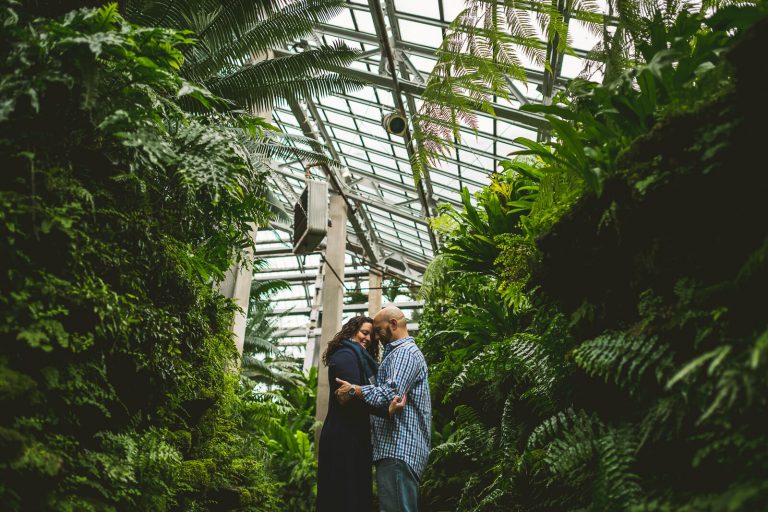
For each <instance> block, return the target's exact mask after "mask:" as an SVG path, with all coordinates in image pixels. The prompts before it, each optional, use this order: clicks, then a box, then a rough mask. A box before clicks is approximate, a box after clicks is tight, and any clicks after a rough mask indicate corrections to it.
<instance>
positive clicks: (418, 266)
mask: <svg viewBox="0 0 768 512" xmlns="http://www.w3.org/2000/svg"><path fill="white" fill-rule="evenodd" d="M270 226H271V227H272V229H276V230H279V231H284V232H286V233H292V232H293V230H292V229H291V227H290V226H288V225H286V224H283V223H281V222H276V221H272V222H270ZM381 246H382V249H383V250H384V251H385V253H384V254H385V256H386V258H387V259H393V260H396V261H399V262H403V263H402V265H403V267H405V270H404V269H401V268H397V267H394V266H392V265H389V264H387V263H386V260H385V261H384V262H382V263H378V264H377V265H376V267H375V268H378V269H380V270H381V271H382V272H384V273H385V274H387V275H392V276H397V277H399V278H400V279H403V280H405V281H408V282H411V283H415V284H421V280H422V274H423V272H424V270H426V268H427V265H429V263H430V261H431V260H430V259H429V258H426V257H424V256H423V255H417V254H414V253H412V252H411V251H407V250H406V249H403V248H402V247H394V246H391V245H389V244H388V243H386V242H382V243H381ZM347 251H349V252H350V253H353V254H357V255H358V256H361V257H363V258H365V250H364V249H363V247H362V245H361V244H360V243H359V242H358V240H357V237H355V236H354V235H349V234H347Z"/></svg>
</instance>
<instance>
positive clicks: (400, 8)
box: [395, 0, 440, 19]
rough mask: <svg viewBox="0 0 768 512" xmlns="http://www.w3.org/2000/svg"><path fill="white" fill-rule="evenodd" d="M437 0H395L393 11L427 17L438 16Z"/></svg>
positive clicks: (436, 17)
mask: <svg viewBox="0 0 768 512" xmlns="http://www.w3.org/2000/svg"><path fill="white" fill-rule="evenodd" d="M437 1H438V0H418V1H414V0H395V11H397V12H403V13H408V14H416V15H419V16H424V17H427V18H434V19H438V18H440V11H439V9H438V7H437Z"/></svg>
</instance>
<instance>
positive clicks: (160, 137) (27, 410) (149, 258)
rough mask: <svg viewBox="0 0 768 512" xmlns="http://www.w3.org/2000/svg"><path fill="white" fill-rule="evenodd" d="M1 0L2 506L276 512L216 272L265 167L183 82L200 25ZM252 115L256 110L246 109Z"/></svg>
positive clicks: (255, 199) (243, 241)
mask: <svg viewBox="0 0 768 512" xmlns="http://www.w3.org/2000/svg"><path fill="white" fill-rule="evenodd" d="M15 8H16V6H15V4H13V3H10V2H4V3H3V5H2V16H3V22H2V24H3V27H4V28H3V30H2V35H1V36H0V38H2V44H0V46H2V48H3V50H2V52H3V56H4V58H3V59H2V65H1V66H2V69H1V70H0V74H2V76H3V77H4V79H3V82H2V85H0V96H2V101H0V103H1V104H2V108H1V109H0V160H2V162H3V173H4V177H3V180H2V189H1V190H0V234H1V236H0V245H1V246H2V248H0V252H1V253H2V254H3V271H2V274H1V275H0V288H1V289H2V295H0V307H1V308H2V315H1V316H0V338H1V339H2V343H1V344H0V407H1V408H2V410H3V414H2V415H0V416H1V417H0V482H1V483H0V508H2V509H3V510H61V511H66V510H72V511H75V510H76V511H87V510H100V511H101V510H105V511H106V510H142V511H143V510H153V511H154V510H157V511H160V510H208V509H211V508H217V509H219V510H222V509H248V510H275V508H277V507H279V505H278V500H277V493H278V489H277V484H276V482H275V481H274V479H273V477H272V476H270V475H269V474H268V468H269V457H268V450H267V447H266V446H265V443H264V442H263V441H262V440H261V438H262V432H259V431H258V430H257V429H256V426H254V425H250V424H248V423H247V422H246V421H245V414H246V411H247V410H248V407H249V403H250V402H252V400H253V399H252V397H250V396H248V395H247V394H241V393H239V392H238V391H237V390H238V386H239V379H238V377H237V376H236V375H233V374H232V369H233V368H234V367H235V366H236V356H237V353H236V351H235V348H234V344H233V342H232V339H231V325H232V321H233V314H234V305H233V303H232V302H231V301H228V300H226V299H224V298H222V297H221V296H219V295H218V294H217V293H216V292H215V291H214V287H213V286H212V283H213V281H214V280H215V279H217V278H218V277H220V276H222V275H223V273H224V271H225V270H226V269H227V268H228V267H229V266H230V265H232V263H233V262H235V261H237V260H238V259H240V251H241V249H242V248H243V247H246V246H248V245H249V244H251V243H252V242H251V238H250V230H251V227H250V226H251V225H250V223H254V222H255V223H260V222H262V221H263V220H264V219H265V218H266V205H265V203H264V201H263V200H262V199H260V198H261V197H262V194H261V193H260V190H261V188H262V184H263V179H264V177H263V174H262V173H261V171H260V169H258V168H257V167H255V166H254V165H253V163H252V162H251V161H250V160H249V158H248V156H247V155H248V153H247V151H246V150H245V149H244V147H243V146H242V145H241V144H239V143H238V142H237V139H235V138H233V137H232V136H231V135H230V133H229V132H228V131H227V128H226V123H224V124H223V126H222V125H219V124H217V119H218V117H217V116H218V115H219V114H217V113H216V112H215V111H209V112H208V115H206V116H195V115H190V114H187V113H185V112H184V111H183V110H182V109H181V108H179V103H178V102H179V101H182V100H186V99H189V101H196V102H198V105H199V106H200V107H201V108H203V107H205V105H207V104H211V103H217V102H220V101H221V100H219V99H217V98H216V97H215V96H213V95H212V94H211V93H210V92H208V91H207V90H206V89H205V88H203V87H201V86H198V85H195V84H193V83H191V82H188V81H186V80H184V79H183V78H181V77H180V76H179V74H178V69H179V68H180V67H181V65H182V63H183V53H182V51H181V48H183V47H185V46H186V45H188V44H190V42H191V41H190V40H189V39H188V38H187V36H186V35H184V34H182V33H179V32H176V31H173V30H168V29H160V28H143V27H138V26H134V25H131V24H129V23H127V22H125V21H124V20H123V19H122V18H121V17H120V16H119V15H118V14H117V8H116V6H115V5H109V6H106V7H104V8H101V9H84V10H78V11H73V12H71V13H69V14H67V15H66V16H65V17H63V18H62V19H59V20H50V19H37V20H30V19H29V18H28V17H27V16H26V14H25V13H24V12H16V11H15ZM242 121H243V122H248V121H249V118H247V117H246V116H243V117H242Z"/></svg>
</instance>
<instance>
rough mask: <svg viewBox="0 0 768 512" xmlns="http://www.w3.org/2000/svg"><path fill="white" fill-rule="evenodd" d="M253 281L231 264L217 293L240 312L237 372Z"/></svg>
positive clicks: (235, 330)
mask: <svg viewBox="0 0 768 512" xmlns="http://www.w3.org/2000/svg"><path fill="white" fill-rule="evenodd" d="M272 56H273V55H272V50H269V51H267V53H264V54H262V55H255V56H253V57H252V58H251V62H252V63H254V64H255V63H257V62H260V61H262V60H266V59H271V58H272ZM253 114H254V115H255V116H257V117H261V118H263V119H264V120H266V121H267V122H270V123H271V122H272V108H271V107H269V108H267V109H265V110H260V111H257V112H253ZM257 230H258V228H257V226H256V225H255V224H251V239H252V240H253V242H254V244H255V243H256V233H257ZM246 259H247V260H248V261H251V262H252V261H253V251H251V250H250V249H249V250H248V251H247V253H246ZM252 279H253V268H252V267H251V266H250V265H249V266H248V267H247V268H246V267H242V266H239V265H236V264H233V265H232V266H231V267H229V270H227V273H226V275H225V277H224V281H222V282H221V283H219V286H218V291H219V293H220V294H221V295H223V296H224V297H227V298H228V299H234V301H235V302H236V303H237V305H238V306H240V309H241V310H242V312H239V313H236V314H235V321H234V322H233V323H232V334H233V336H234V342H235V347H236V348H237V353H238V354H239V355H240V357H239V358H238V359H237V368H238V371H239V368H240V360H241V359H242V357H243V344H244V342H245V324H246V322H247V320H248V302H249V300H250V297H251V280H252Z"/></svg>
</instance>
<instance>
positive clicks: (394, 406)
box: [389, 393, 408, 418]
mask: <svg viewBox="0 0 768 512" xmlns="http://www.w3.org/2000/svg"><path fill="white" fill-rule="evenodd" d="M407 396H408V394H407V393H406V394H404V395H403V398H400V397H399V396H397V395H395V398H393V399H392V401H391V402H389V417H390V418H391V417H393V416H394V415H395V414H400V413H401V412H403V409H405V402H406V398H407Z"/></svg>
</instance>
